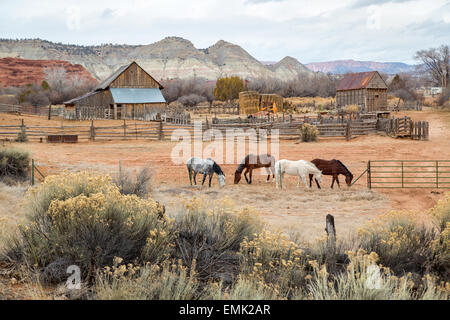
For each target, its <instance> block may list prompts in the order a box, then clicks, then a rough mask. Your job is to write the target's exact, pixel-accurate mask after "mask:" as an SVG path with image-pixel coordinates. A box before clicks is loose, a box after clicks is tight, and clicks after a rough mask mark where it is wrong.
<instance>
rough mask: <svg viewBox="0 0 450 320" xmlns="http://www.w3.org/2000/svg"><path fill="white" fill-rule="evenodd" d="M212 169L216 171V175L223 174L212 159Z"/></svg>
mask: <svg viewBox="0 0 450 320" xmlns="http://www.w3.org/2000/svg"><path fill="white" fill-rule="evenodd" d="M213 170H214V172H215V173H217V174H218V175H225V174H224V173H223V171H222V169H221V168H220V167H219V165H218V164H217V163H216V162H215V161H214V164H213Z"/></svg>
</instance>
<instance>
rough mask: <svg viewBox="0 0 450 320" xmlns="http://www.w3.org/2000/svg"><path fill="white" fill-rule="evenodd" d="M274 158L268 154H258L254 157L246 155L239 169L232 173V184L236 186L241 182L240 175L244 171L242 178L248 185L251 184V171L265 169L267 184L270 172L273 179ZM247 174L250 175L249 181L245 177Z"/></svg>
mask: <svg viewBox="0 0 450 320" xmlns="http://www.w3.org/2000/svg"><path fill="white" fill-rule="evenodd" d="M274 165H275V158H274V157H272V156H271V155H270V154H260V155H258V156H255V155H254V154H249V155H247V156H246V157H245V158H244V160H242V162H241V164H240V165H239V167H238V168H237V169H236V172H235V173H234V184H238V183H239V181H241V174H242V171H244V169H245V172H244V178H245V180H246V181H247V183H248V184H251V183H252V172H253V169H259V168H266V171H267V182H269V179H270V173H271V172H272V178H273V179H275V167H274ZM247 174H249V175H250V179H249V178H248V177H247Z"/></svg>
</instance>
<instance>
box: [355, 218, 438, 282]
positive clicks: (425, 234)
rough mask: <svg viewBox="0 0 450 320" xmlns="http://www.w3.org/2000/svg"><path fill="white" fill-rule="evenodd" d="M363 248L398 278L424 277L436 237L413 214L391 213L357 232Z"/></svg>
mask: <svg viewBox="0 0 450 320" xmlns="http://www.w3.org/2000/svg"><path fill="white" fill-rule="evenodd" d="M358 234H359V236H360V242H361V248H362V249H364V250H366V251H369V252H376V253H377V254H378V255H379V257H380V263H381V264H382V265H384V266H388V267H389V268H391V269H392V270H393V271H394V273H395V274H403V273H405V272H417V273H420V274H424V272H425V271H426V270H427V266H428V261H429V260H430V258H431V244H432V242H433V241H434V239H435V237H436V234H435V232H433V230H429V229H427V228H426V227H425V226H424V225H423V224H420V223H419V222H418V219H417V215H416V214H414V213H412V212H390V213H388V214H385V215H384V216H382V217H380V218H379V219H378V220H376V221H373V222H371V223H369V224H368V225H367V226H365V227H363V228H361V229H360V230H359V231H358Z"/></svg>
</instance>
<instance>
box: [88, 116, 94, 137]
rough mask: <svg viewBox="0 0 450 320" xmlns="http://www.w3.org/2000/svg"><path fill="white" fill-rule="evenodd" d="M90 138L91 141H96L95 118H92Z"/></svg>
mask: <svg viewBox="0 0 450 320" xmlns="http://www.w3.org/2000/svg"><path fill="white" fill-rule="evenodd" d="M89 139H90V140H91V141H94V140H95V128H94V120H91V128H90V131H89Z"/></svg>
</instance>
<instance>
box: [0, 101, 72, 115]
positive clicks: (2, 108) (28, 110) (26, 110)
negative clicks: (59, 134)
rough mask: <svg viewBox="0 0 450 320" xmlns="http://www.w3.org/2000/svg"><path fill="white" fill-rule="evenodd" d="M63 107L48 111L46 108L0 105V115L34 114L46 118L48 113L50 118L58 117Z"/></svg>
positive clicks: (54, 107) (53, 107) (55, 107)
mask: <svg viewBox="0 0 450 320" xmlns="http://www.w3.org/2000/svg"><path fill="white" fill-rule="evenodd" d="M63 109H64V108H63V107H61V106H52V108H51V110H49V107H48V106H31V105H24V106H22V105H16V104H4V103H0V113H17V114H34V115H38V116H47V115H48V113H49V111H50V112H51V116H59V115H62V114H63Z"/></svg>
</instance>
